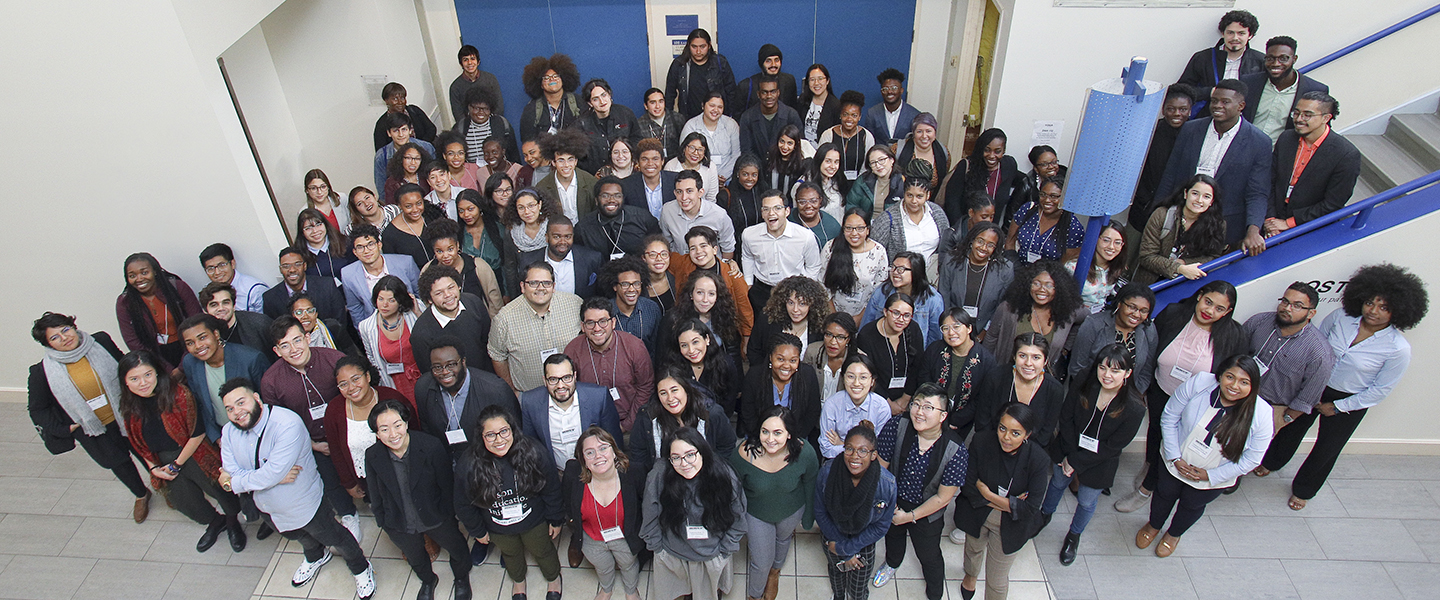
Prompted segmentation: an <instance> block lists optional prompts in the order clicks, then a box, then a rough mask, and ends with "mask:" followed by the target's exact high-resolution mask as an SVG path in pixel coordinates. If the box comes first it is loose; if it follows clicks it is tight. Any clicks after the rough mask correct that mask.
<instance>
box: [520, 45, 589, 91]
mask: <svg viewBox="0 0 1440 600" xmlns="http://www.w3.org/2000/svg"><path fill="white" fill-rule="evenodd" d="M546 71H554V72H555V74H556V75H559V76H560V88H561V89H563V90H565V91H567V92H574V91H575V89H576V88H578V87H580V69H577V68H575V61H573V60H570V55H568V54H558V53H557V54H551V55H550V58H545V57H543V56H537V57H535V58H532V59H530V64H528V65H525V70H524V71H523V72H522V73H521V74H520V81H521V82H522V83H524V84H525V94H526V95H528V96H530V97H531V98H539V97H541V96H543V95H545V90H544V89H543V88H542V87H541V86H540V78H541V77H544V76H545V72H546Z"/></svg>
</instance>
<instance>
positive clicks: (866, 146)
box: [819, 90, 875, 202]
mask: <svg viewBox="0 0 1440 600" xmlns="http://www.w3.org/2000/svg"><path fill="white" fill-rule="evenodd" d="M864 110H865V94H862V93H860V92H857V91H855V90H845V93H843V94H840V123H839V124H838V125H836V126H834V127H831V128H830V129H826V130H825V131H824V132H822V133H821V134H820V140H819V141H820V144H821V145H824V144H835V147H836V148H837V149H838V150H840V177H837V178H836V179H837V180H838V183H839V185H840V198H841V202H843V201H844V198H845V195H846V194H849V193H850V186H851V185H853V184H854V183H855V182H856V181H857V180H859V179H860V174H861V173H864V172H866V171H869V170H870V169H869V168H868V166H867V165H866V153H867V151H868V150H870V147H871V146H874V145H875V134H873V133H871V132H870V130H869V129H866V128H864V127H861V126H860V120H861V118H862V117H861V113H862V112H864Z"/></svg>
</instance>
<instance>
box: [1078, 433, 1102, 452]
mask: <svg viewBox="0 0 1440 600" xmlns="http://www.w3.org/2000/svg"><path fill="white" fill-rule="evenodd" d="M1080 447H1081V448H1083V449H1085V450H1089V451H1091V452H1099V451H1100V440H1099V439H1097V438H1093V437H1090V436H1088V435H1082V436H1080Z"/></svg>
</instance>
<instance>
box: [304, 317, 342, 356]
mask: <svg viewBox="0 0 1440 600" xmlns="http://www.w3.org/2000/svg"><path fill="white" fill-rule="evenodd" d="M310 346H311V347H312V348H313V347H316V346H319V347H322V348H330V349H331V350H338V348H336V347H335V338H333V337H330V328H329V327H327V326H326V325H325V320H324V319H315V329H314V330H313V331H311V332H310Z"/></svg>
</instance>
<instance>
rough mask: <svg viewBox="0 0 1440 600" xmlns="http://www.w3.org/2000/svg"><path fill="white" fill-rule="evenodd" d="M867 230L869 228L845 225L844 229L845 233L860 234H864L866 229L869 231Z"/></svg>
mask: <svg viewBox="0 0 1440 600" xmlns="http://www.w3.org/2000/svg"><path fill="white" fill-rule="evenodd" d="M869 228H870V227H868V226H866V225H846V226H845V227H844V229H845V233H862V232H864V231H865V230H866V229H869Z"/></svg>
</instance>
